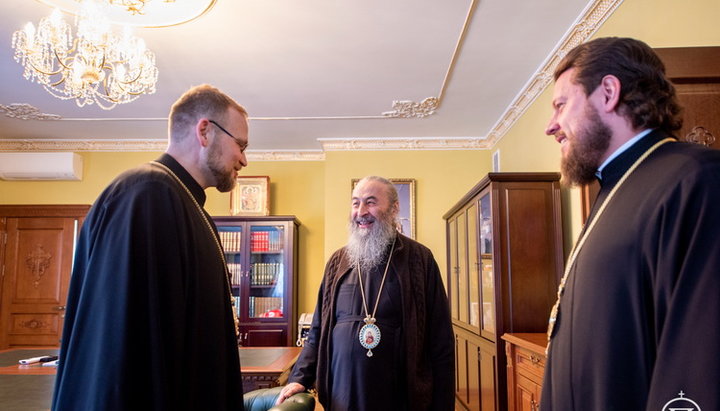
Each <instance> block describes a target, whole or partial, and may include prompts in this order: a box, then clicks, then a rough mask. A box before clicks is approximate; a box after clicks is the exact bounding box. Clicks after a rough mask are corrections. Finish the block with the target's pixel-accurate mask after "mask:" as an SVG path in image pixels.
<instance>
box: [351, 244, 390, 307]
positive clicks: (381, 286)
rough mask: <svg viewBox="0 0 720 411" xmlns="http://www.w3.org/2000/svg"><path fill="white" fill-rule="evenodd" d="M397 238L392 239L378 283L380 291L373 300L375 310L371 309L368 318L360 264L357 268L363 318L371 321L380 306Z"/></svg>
mask: <svg viewBox="0 0 720 411" xmlns="http://www.w3.org/2000/svg"><path fill="white" fill-rule="evenodd" d="M396 239H397V237H395V238H394V239H393V242H392V247H390V255H388V260H387V264H385V273H384V274H383V278H382V281H381V282H380V290H379V291H378V295H377V298H376V299H375V308H374V309H373V313H372V316H370V313H369V312H368V307H367V302H366V300H365V290H364V289H363V281H362V273H360V264H358V266H357V270H358V282H360V294H362V303H363V308H365V318H367V319H371V318H375V314H376V313H377V309H378V305H380V294H381V293H382V290H383V286H384V285H385V277H387V273H388V268H390V260H391V259H392V253H393V250H395V240H396Z"/></svg>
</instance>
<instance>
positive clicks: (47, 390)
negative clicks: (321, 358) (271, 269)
mask: <svg viewBox="0 0 720 411" xmlns="http://www.w3.org/2000/svg"><path fill="white" fill-rule="evenodd" d="M239 350H240V351H239V352H240V364H241V369H240V370H241V372H242V376H243V390H244V391H245V392H248V391H252V390H255V389H258V388H268V387H275V386H277V385H284V384H285V383H286V382H287V376H288V374H289V372H290V370H291V369H292V366H293V365H294V364H295V361H296V360H297V357H298V355H299V354H300V351H301V350H302V348H300V347H240V349H239ZM57 353H58V349H57V348H13V349H9V350H0V409H5V410H16V411H24V410H28V411H30V410H47V409H49V408H50V402H51V401H52V393H53V387H54V385H55V372H56V368H55V367H43V366H41V365H40V364H32V365H20V364H18V361H19V360H21V359H23V358H31V357H39V356H42V355H57Z"/></svg>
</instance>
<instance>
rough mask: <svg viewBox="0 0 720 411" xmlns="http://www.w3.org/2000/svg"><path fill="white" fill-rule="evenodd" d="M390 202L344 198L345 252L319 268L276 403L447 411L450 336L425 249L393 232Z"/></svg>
mask: <svg viewBox="0 0 720 411" xmlns="http://www.w3.org/2000/svg"><path fill="white" fill-rule="evenodd" d="M399 207H400V204H399V201H398V194H397V191H396V189H395V186H394V185H393V184H392V182H390V181H389V180H387V179H385V178H382V177H376V176H370V177H365V178H363V179H362V180H360V181H359V182H358V184H357V185H356V186H355V189H354V190H353V193H352V208H351V214H350V220H349V232H350V234H349V239H348V244H347V245H346V246H345V247H343V248H341V249H340V250H338V251H336V252H335V253H334V254H333V255H332V256H331V257H330V260H329V261H328V263H327V265H326V267H325V273H324V277H323V280H322V284H321V286H320V292H319V293H318V300H317V306H316V308H315V314H314V315H313V321H312V325H311V329H310V332H309V335H308V338H307V340H306V342H305V346H304V348H303V351H302V353H301V354H300V357H299V358H298V361H297V363H296V364H295V367H294V368H293V371H292V373H291V375H290V378H289V380H288V381H289V384H288V385H286V386H285V387H284V388H283V390H282V392H281V394H280V396H279V398H278V403H281V402H283V401H284V400H285V399H286V398H288V397H289V396H291V395H293V394H295V393H297V392H301V391H305V390H306V389H310V388H312V387H315V388H316V389H317V393H318V397H319V400H320V403H321V404H322V405H323V407H324V409H325V410H326V411H338V410H359V411H362V410H442V411H446V410H452V409H453V407H454V392H455V360H454V336H453V330H452V324H451V320H450V313H449V305H448V300H447V294H446V293H445V288H444V286H443V283H442V279H441V276H440V270H439V269H438V265H437V262H436V261H435V259H434V257H433V255H432V253H431V252H430V250H429V249H428V248H427V247H425V246H423V245H422V244H420V243H418V242H416V241H414V240H412V239H410V238H408V237H405V236H404V235H402V234H400V233H399V232H398V231H397V229H396V227H398V224H397V216H398V212H399Z"/></svg>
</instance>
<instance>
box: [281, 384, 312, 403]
mask: <svg viewBox="0 0 720 411" xmlns="http://www.w3.org/2000/svg"><path fill="white" fill-rule="evenodd" d="M304 391H305V387H303V386H302V384H299V383H296V382H291V383H290V384H288V385H286V386H284V387H283V389H282V390H281V391H280V395H278V398H277V401H275V405H280V404H282V403H283V401H285V400H287V399H288V398H290V397H292V396H293V395H295V394H297V393H299V392H304Z"/></svg>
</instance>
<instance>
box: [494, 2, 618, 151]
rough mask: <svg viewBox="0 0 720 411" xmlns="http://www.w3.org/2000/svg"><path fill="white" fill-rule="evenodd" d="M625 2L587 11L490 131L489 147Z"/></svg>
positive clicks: (597, 4)
mask: <svg viewBox="0 0 720 411" xmlns="http://www.w3.org/2000/svg"><path fill="white" fill-rule="evenodd" d="M622 2H623V0H596V1H595V2H593V3H592V4H590V5H589V6H588V7H587V8H586V9H585V12H584V13H582V15H581V16H580V17H579V18H578V20H577V22H576V23H575V25H574V26H573V27H572V28H571V29H570V30H568V33H567V34H566V35H565V37H563V38H562V39H561V40H560V42H559V43H558V45H557V46H556V47H555V49H554V50H553V52H552V53H551V54H550V56H548V58H547V59H546V60H545V63H544V64H543V65H542V67H541V68H540V69H539V70H538V71H537V72H536V73H535V75H534V76H532V77H531V79H530V81H528V83H527V85H526V86H525V88H524V89H523V90H522V91H521V92H520V93H519V94H518V96H517V97H516V98H515V100H514V101H513V102H512V103H510V105H509V106H508V108H507V109H506V110H505V113H503V115H502V117H500V120H498V122H497V123H495V125H494V126H493V128H492V130H490V132H489V133H488V135H487V138H488V140H489V142H488V146H489V147H493V146H495V144H497V142H498V141H500V139H501V138H502V137H503V136H504V135H505V134H506V133H507V132H508V131H509V130H510V129H511V128H512V126H513V125H514V124H515V122H516V121H517V120H518V119H519V118H520V117H521V116H522V115H523V114H524V113H525V111H526V110H527V109H528V108H529V107H530V105H531V104H532V103H533V102H534V101H535V99H536V98H537V97H538V96H539V95H540V94H541V93H542V92H543V91H544V90H545V88H547V86H548V85H550V83H551V82H552V80H553V72H554V71H555V67H556V66H557V65H558V63H559V62H560V60H562V58H563V57H565V55H566V54H567V53H568V52H569V51H570V50H571V49H573V48H574V47H575V46H577V45H579V44H581V43H583V42H585V41H586V40H587V39H589V38H590V37H591V36H592V35H593V34H595V32H596V31H597V30H598V29H599V28H600V26H602V24H603V23H604V22H605V20H607V18H608V17H610V15H612V13H613V12H614V11H615V9H617V8H618V7H619V6H620V4H622Z"/></svg>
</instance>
